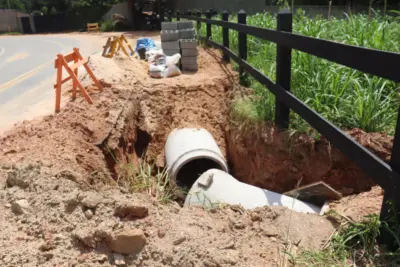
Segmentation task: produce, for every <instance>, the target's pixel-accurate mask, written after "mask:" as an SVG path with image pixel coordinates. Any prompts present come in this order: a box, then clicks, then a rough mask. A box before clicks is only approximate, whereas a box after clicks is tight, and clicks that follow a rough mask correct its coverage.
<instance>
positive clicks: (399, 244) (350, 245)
mask: <svg viewBox="0 0 400 267" xmlns="http://www.w3.org/2000/svg"><path fill="white" fill-rule="evenodd" d="M342 219H344V222H342V224H341V225H340V227H339V228H338V230H337V231H336V232H335V233H334V234H333V235H332V238H331V240H329V242H328V243H327V244H326V246H325V248H324V249H323V250H322V251H305V252H302V253H301V254H300V255H298V256H295V255H292V254H291V253H290V252H288V255H289V261H291V262H292V264H293V265H296V266H399V265H400V224H399V223H400V222H399V221H397V220H396V219H395V216H394V215H393V216H392V220H394V222H393V225H394V226H392V227H391V228H389V227H388V226H387V224H386V223H383V222H381V221H380V220H379V217H378V215H375V214H374V215H370V216H367V217H365V218H364V220H363V221H361V222H354V221H352V220H351V219H349V218H342ZM381 227H382V228H381ZM380 229H383V230H384V231H387V232H388V233H389V236H391V237H392V238H393V240H394V243H393V246H394V247H395V250H394V251H391V250H389V249H387V248H385V247H380V246H379V245H378V243H377V239H378V238H379V235H380ZM396 248H397V250H396Z"/></svg>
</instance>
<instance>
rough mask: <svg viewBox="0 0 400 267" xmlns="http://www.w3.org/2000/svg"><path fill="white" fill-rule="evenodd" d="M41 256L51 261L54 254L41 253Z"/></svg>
mask: <svg viewBox="0 0 400 267" xmlns="http://www.w3.org/2000/svg"><path fill="white" fill-rule="evenodd" d="M42 256H43V257H45V258H46V260H51V259H52V258H53V257H54V254H53V253H50V252H47V253H43V255H42Z"/></svg>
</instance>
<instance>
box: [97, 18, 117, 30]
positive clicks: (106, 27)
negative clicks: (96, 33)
mask: <svg viewBox="0 0 400 267" xmlns="http://www.w3.org/2000/svg"><path fill="white" fill-rule="evenodd" d="M99 30H100V31H101V32H112V31H114V23H113V22H112V20H106V21H104V22H102V23H101V25H100V29H99Z"/></svg>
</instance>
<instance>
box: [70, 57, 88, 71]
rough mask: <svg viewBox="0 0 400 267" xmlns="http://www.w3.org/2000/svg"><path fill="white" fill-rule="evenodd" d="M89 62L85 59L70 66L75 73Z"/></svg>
mask: <svg viewBox="0 0 400 267" xmlns="http://www.w3.org/2000/svg"><path fill="white" fill-rule="evenodd" d="M87 62H88V58H87V57H85V58H84V59H83V60H79V61H78V62H76V63H74V64H72V65H71V66H70V68H71V70H73V71H74V70H76V69H78V68H79V67H80V66H83V65H84V64H86V63H87Z"/></svg>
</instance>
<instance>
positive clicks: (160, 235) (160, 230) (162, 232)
mask: <svg viewBox="0 0 400 267" xmlns="http://www.w3.org/2000/svg"><path fill="white" fill-rule="evenodd" d="M157 235H158V237H159V238H163V237H164V236H165V231H164V230H162V229H158V231H157Z"/></svg>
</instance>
